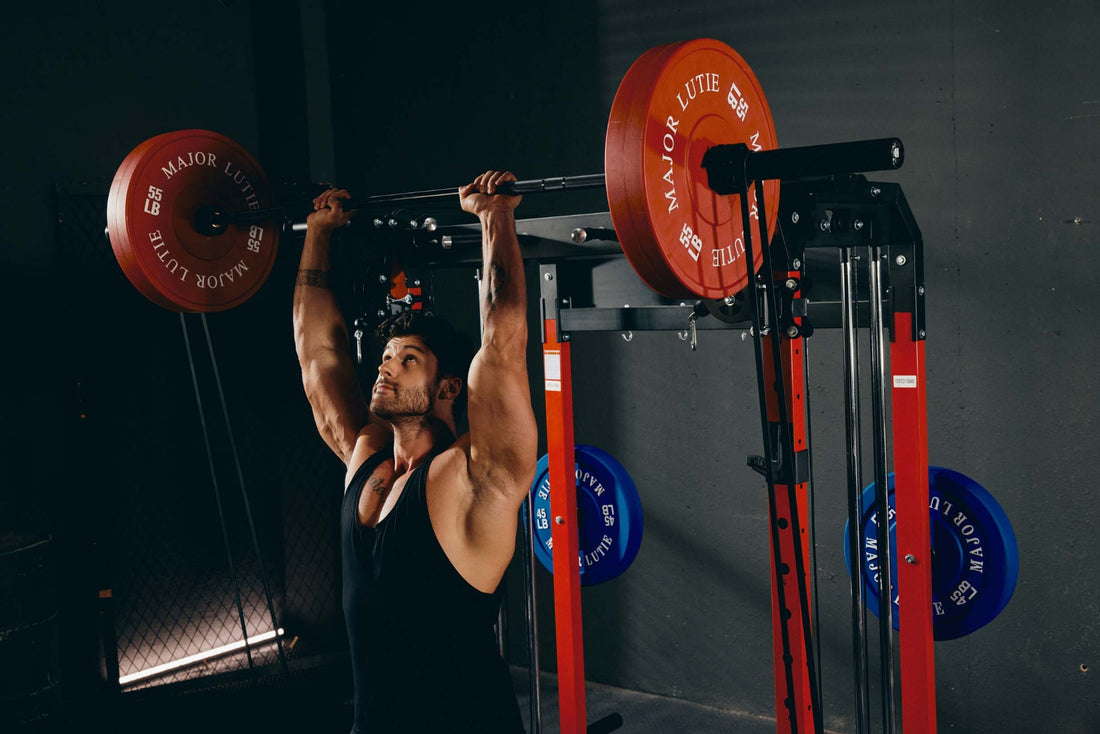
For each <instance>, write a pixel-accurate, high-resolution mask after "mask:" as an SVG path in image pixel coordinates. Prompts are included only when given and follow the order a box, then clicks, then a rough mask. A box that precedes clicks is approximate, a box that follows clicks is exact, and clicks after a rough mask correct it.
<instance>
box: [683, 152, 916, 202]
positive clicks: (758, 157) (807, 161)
mask: <svg viewBox="0 0 1100 734" xmlns="http://www.w3.org/2000/svg"><path fill="white" fill-rule="evenodd" d="M904 162H905V147H904V146H903V145H902V143H901V140H899V139H898V138H877V139H874V140H855V141H852V142H847V143H830V144H828V145H808V146H803V147H797V148H776V149H774V150H759V151H752V150H749V148H748V146H746V145H745V144H744V143H737V144H733V145H715V146H713V147H712V148H710V149H709V150H707V152H706V153H705V154H704V155H703V168H705V169H706V171H707V183H708V185H709V186H710V187H711V188H712V189H714V190H715V191H716V192H717V193H719V194H736V193H738V192H739V191H740V190H741V187H742V186H741V185H742V184H744V185H745V186H747V185H748V184H749V183H752V182H753V181H769V180H772V179H782V180H790V179H798V178H812V177H814V176H832V175H841V174H849V173H863V172H866V171H893V170H895V169H898V168H901V166H902V164H903V163H904Z"/></svg>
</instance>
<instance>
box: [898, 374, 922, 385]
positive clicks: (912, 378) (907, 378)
mask: <svg viewBox="0 0 1100 734" xmlns="http://www.w3.org/2000/svg"><path fill="white" fill-rule="evenodd" d="M916 386H917V376H916V375H894V387H916Z"/></svg>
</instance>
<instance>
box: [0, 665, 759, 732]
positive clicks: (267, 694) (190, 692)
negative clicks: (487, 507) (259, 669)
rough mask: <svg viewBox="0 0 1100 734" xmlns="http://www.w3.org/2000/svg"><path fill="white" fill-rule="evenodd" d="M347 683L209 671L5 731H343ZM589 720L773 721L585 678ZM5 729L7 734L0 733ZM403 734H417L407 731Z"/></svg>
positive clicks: (553, 719) (553, 697)
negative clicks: (183, 681) (204, 675)
mask: <svg viewBox="0 0 1100 734" xmlns="http://www.w3.org/2000/svg"><path fill="white" fill-rule="evenodd" d="M512 674H513V681H514V684H515V690H516V694H517V698H518V699H519V704H520V710H521V712H522V713H523V717H524V723H525V725H526V726H527V731H528V732H529V733H531V734H534V730H533V729H532V728H531V725H530V706H529V701H530V697H529V694H528V691H529V687H530V686H529V676H528V671H527V670H526V669H522V668H515V669H513V671H512ZM541 681H542V705H541V718H542V723H541V730H540V731H541V732H543V733H545V734H556V733H557V732H558V731H559V713H558V697H557V687H556V678H555V676H552V675H549V674H545V673H544V674H543V675H542V678H541ZM348 683H349V681H348V679H347V675H346V674H345V671H344V666H341V665H338V664H337V665H333V664H327V665H323V666H321V665H318V666H313V667H309V668H304V669H292V670H291V671H290V672H280V671H278V670H275V671H272V672H270V673H267V674H262V675H255V674H251V675H242V676H239V677H238V678H237V679H236V680H234V679H233V677H232V676H229V677H227V676H216V677H211V678H206V679H200V680H198V681H192V682H191V683H190V684H187V685H182V684H175V685H169V686H159V687H151V688H146V689H143V690H140V691H134V692H130V693H124V694H122V695H120V696H115V697H113V698H110V699H109V700H108V701H107V702H106V703H104V702H99V703H97V704H95V705H89V706H87V707H84V708H83V709H82V710H73V709H74V708H77V707H70V709H69V710H65V711H62V712H56V713H54V714H52V715H51V716H48V717H46V718H44V719H42V720H40V721H38V722H36V723H35V724H34V725H33V726H28V727H26V728H25V729H21V730H20V731H19V732H18V733H16V732H13V733H12V734H50V733H52V732H66V733H67V732H74V731H80V732H95V733H96V734H98V733H100V732H103V733H105V734H108V733H109V734H139V733H140V734H147V733H148V732H157V733H158V734H165V733H172V734H175V733H176V732H179V733H181V734H182V733H184V732H186V733H188V734H190V733H194V734H222V733H223V732H224V733H225V734H238V733H239V732H249V733H250V734H251V733H252V732H262V733H263V734H280V733H282V732H302V733H303V734H346V732H348V730H349V729H350V724H351V715H352V712H351V705H350V699H349V694H350V687H349V685H348ZM586 700H587V714H588V716H587V718H588V722H589V723H590V724H591V723H593V722H596V721H598V720H601V719H604V718H605V717H608V716H612V715H616V714H617V715H618V716H619V717H621V718H622V726H621V727H619V728H618V729H616V731H619V732H625V733H628V734H658V732H659V733H660V734H669V733H670V732H671V733H672V734H708V733H709V732H739V733H742V734H770V733H771V732H774V731H775V720H774V719H771V718H765V717H755V716H749V715H745V714H740V713H738V712H734V711H728V710H722V709H716V708H711V707H708V706H702V705H699V704H695V703H691V702H688V701H683V700H679V699H673V698H667V697H664V696H654V695H649V694H645V693H639V692H637V691H630V690H625V689H622V688H614V687H611V686H605V685H599V684H595V683H590V684H588V685H587V686H586ZM5 734H7V733H6V732H5ZM410 734H418V733H415V732H410Z"/></svg>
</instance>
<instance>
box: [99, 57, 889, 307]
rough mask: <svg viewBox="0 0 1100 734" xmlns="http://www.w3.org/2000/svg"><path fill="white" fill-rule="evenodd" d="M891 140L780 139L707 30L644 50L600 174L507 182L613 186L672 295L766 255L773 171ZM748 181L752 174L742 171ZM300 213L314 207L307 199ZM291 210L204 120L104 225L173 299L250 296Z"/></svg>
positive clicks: (637, 251)
mask: <svg viewBox="0 0 1100 734" xmlns="http://www.w3.org/2000/svg"><path fill="white" fill-rule="evenodd" d="M903 160H904V154H903V148H902V146H901V141H900V140H897V139H896V138H881V139H877V140H868V141H856V142H852V143H837V144H832V145H822V146H810V147H807V148H788V149H778V145H777V141H776V136H775V127H774V124H773V123H772V118H771V112H770V110H769V108H768V105H767V100H766V99H765V98H764V94H763V91H762V90H761V89H760V85H759V82H758V81H757V79H756V77H755V76H754V75H753V73H752V70H751V69H750V68H749V66H748V64H747V63H745V61H744V59H742V58H741V56H739V55H738V54H737V53H736V52H735V51H734V50H733V49H732V48H730V47H729V46H727V45H726V44H724V43H722V42H720V41H716V40H713V39H695V40H690V41H680V42H677V43H671V44H667V45H664V46H658V47H656V48H653V49H650V50H649V51H647V52H646V53H644V54H643V55H642V56H641V57H639V58H638V59H637V61H635V62H634V64H632V65H631V67H630V69H629V70H628V71H627V73H626V75H625V76H624V77H623V80H622V83H621V84H620V85H619V89H618V91H617V92H616V95H615V99H614V102H613V103H612V108H611V114H610V116H609V120H608V127H607V133H606V141H605V147H604V173H602V174H589V175H582V176H561V177H553V178H543V179H532V180H526V181H517V182H513V183H511V185H509V186H506V187H502V189H501V192H502V193H513V194H533V193H540V192H548V191H566V190H579V189H588V188H597V187H600V186H602V187H604V188H605V190H606V192H607V200H608V208H609V210H610V214H611V220H612V225H613V228H614V235H615V238H617V239H618V241H619V243H620V245H621V247H622V249H623V253H624V255H625V256H626V258H627V260H628V261H629V263H630V265H631V266H632V267H633V268H634V270H635V272H636V273H637V274H638V276H639V277H640V278H641V279H642V281H643V282H645V283H646V284H647V285H648V286H649V287H650V288H652V289H653V290H654V291H656V292H658V293H660V294H661V295H664V296H666V297H669V298H686V297H698V298H704V299H720V298H725V297H727V296H731V295H733V294H736V293H737V292H739V291H740V290H742V289H743V288H744V287H745V286H746V285H747V284H748V282H749V278H750V274H751V273H755V272H756V271H757V270H758V269H759V268H760V265H761V261H762V250H761V248H754V253H755V255H754V262H753V263H751V264H750V263H747V262H745V260H746V258H745V247H744V234H745V228H746V226H757V225H756V224H754V223H753V222H742V221H741V205H740V192H741V191H747V192H748V201H749V202H750V215H749V218H750V219H754V218H755V219H759V217H760V216H761V214H762V213H761V212H758V211H757V209H756V204H755V201H756V197H755V194H754V187H755V186H756V185H761V186H762V187H763V192H764V210H765V211H764V212H763V214H764V215H765V216H766V218H767V227H768V235H769V237H771V236H773V235H774V231H775V226H776V222H775V217H776V215H777V212H778V200H779V179H780V178H801V177H809V176H819V175H831V174H842V173H854V172H859V171H871V170H887V169H894V168H897V167H899V166H900V165H901V163H902V161H903ZM746 184H747V185H746ZM458 189H459V187H458V186H453V187H448V188H443V189H428V190H424V191H411V192H405V193H397V194H381V195H375V196H368V197H365V198H362V199H354V198H353V199H352V200H351V201H349V202H347V203H346V204H345V207H346V208H348V209H371V208H376V207H381V206H393V205H395V204H401V203H404V204H416V203H424V202H431V201H442V200H448V199H449V200H453V201H455V202H456V203H457V201H458ZM301 211H308V208H307V207H302V209H301ZM287 212H288V210H287V209H286V208H283V207H276V206H274V205H273V204H272V202H271V188H270V186H269V185H268V183H267V179H266V177H265V176H264V173H263V171H262V169H261V168H260V166H259V164H258V163H257V162H256V161H255V159H253V158H252V156H251V155H250V154H249V153H248V151H247V150H245V149H244V148H243V147H242V146H240V145H238V144H237V143H235V142H234V141H232V140H230V139H229V138H227V137H225V136H223V135H220V134H218V133H215V132H212V131H208V130H181V131H175V132H169V133H164V134H162V135H158V136H156V137H154V138H150V139H149V140H146V141H144V142H143V143H141V144H140V145H138V146H137V147H136V148H134V150H133V151H131V153H130V154H129V155H128V156H127V157H126V158H125V159H124V160H123V162H122V164H121V165H120V166H119V168H118V171H117V172H116V174H115V177H114V180H113V181H112V185H111V191H110V195H109V196H108V203H107V234H108V237H109V239H110V241H111V246H112V248H113V250H114V252H115V256H116V258H117V259H118V261H119V264H120V265H121V266H122V269H123V271H124V272H125V273H126V275H127V277H128V278H129V279H130V281H131V282H132V283H133V284H134V286H135V287H136V288H137V289H138V290H139V291H141V292H142V293H144V294H145V295H146V296H147V297H148V298H150V300H152V301H154V302H155V303H158V304H159V305H162V306H164V307H166V308H169V309H172V310H176V311H220V310H224V309H227V308H232V307H234V306H236V305H238V304H239V303H242V302H243V301H244V300H246V299H247V298H249V297H251V295H252V294H254V293H255V292H256V290H258V289H259V287H260V286H261V285H262V284H263V281H264V280H265V279H266V277H267V274H268V273H269V272H270V270H271V267H272V264H273V262H274V256H275V253H276V251H277V247H278V238H279V234H280V230H281V229H282V226H281V224H282V221H284V220H285V218H286V216H287Z"/></svg>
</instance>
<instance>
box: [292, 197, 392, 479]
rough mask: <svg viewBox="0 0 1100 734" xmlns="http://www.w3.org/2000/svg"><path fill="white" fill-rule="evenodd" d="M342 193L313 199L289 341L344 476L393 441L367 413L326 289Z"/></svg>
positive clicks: (340, 318) (342, 325)
mask: <svg viewBox="0 0 1100 734" xmlns="http://www.w3.org/2000/svg"><path fill="white" fill-rule="evenodd" d="M347 196H348V194H347V192H346V191H342V190H341V191H334V190H331V189H330V190H329V191H326V192H324V193H323V194H321V195H320V196H318V197H317V198H316V199H314V202H313V205H314V212H313V213H312V214H310V216H309V218H308V220H307V229H306V237H305V244H304V245H303V248H302V259H301V264H300V266H299V270H298V278H297V280H296V281H295V285H294V306H293V310H294V344H295V349H296V351H297V353H298V363H299V364H300V365H301V368H302V385H303V386H304V388H305V392H306V397H307V398H308V399H309V404H310V406H311V407H312V408H313V418H314V421H315V422H316V423H317V430H318V432H319V433H320V434H321V438H323V439H324V441H325V443H326V444H328V447H329V448H330V449H332V451H333V452H334V453H335V454H336V455H337V456H338V457H340V460H341V461H343V462H344V464H345V465H346V466H347V468H348V479H350V478H351V475H352V474H353V473H354V471H355V469H357V468H358V467H359V464H361V463H362V462H363V461H364V460H365V459H366V458H367V457H368V456H370V454H372V453H374V452H375V451H377V450H378V449H380V448H382V447H383V446H385V445H386V444H387V443H389V442H390V441H391V440H392V432H391V429H390V428H389V426H388V425H387V424H385V423H383V422H382V421H381V420H379V419H378V418H375V417H373V416H372V415H371V413H370V410H369V409H368V405H367V401H366V399H365V398H364V397H363V391H362V389H361V388H360V387H359V381H358V379H357V378H356V374H355V366H354V364H353V363H352V361H351V356H350V354H349V351H348V332H347V326H346V324H345V322H344V317H343V314H342V313H341V312H340V308H339V305H338V304H337V302H336V296H335V295H334V294H333V292H332V290H331V288H330V287H329V282H328V278H329V243H330V241H331V238H332V233H333V231H335V229H336V228H337V227H340V226H342V225H343V224H344V223H345V222H346V221H347V220H348V217H349V214H348V213H347V212H345V211H344V210H343V207H342V205H341V200H342V199H346V198H347Z"/></svg>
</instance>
